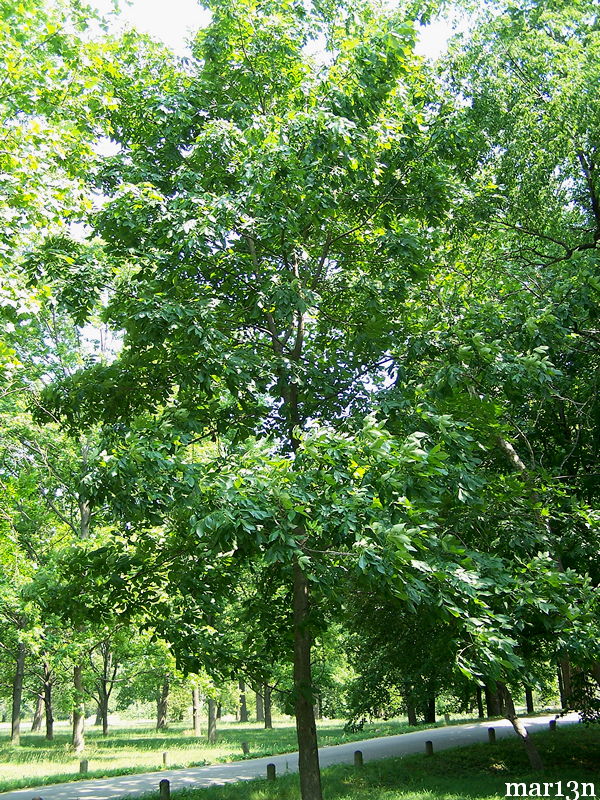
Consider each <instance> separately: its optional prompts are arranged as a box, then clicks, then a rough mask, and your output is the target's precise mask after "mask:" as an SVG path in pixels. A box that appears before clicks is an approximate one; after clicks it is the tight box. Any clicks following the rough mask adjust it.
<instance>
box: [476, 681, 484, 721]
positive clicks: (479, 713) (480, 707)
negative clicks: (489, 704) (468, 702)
mask: <svg viewBox="0 0 600 800" xmlns="http://www.w3.org/2000/svg"><path fill="white" fill-rule="evenodd" d="M476 695H477V716H478V717H479V719H483V718H484V716H485V714H484V713H483V692H482V691H481V686H478V687H477V691H476Z"/></svg>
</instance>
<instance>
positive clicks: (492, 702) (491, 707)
mask: <svg viewBox="0 0 600 800" xmlns="http://www.w3.org/2000/svg"><path fill="white" fill-rule="evenodd" d="M485 705H486V709H487V717H488V719H490V717H501V716H502V706H501V704H500V697H499V696H498V692H497V691H496V690H495V689H494V688H493V687H492V686H491V685H490V684H489V683H486V684H485Z"/></svg>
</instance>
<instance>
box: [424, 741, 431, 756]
mask: <svg viewBox="0 0 600 800" xmlns="http://www.w3.org/2000/svg"><path fill="white" fill-rule="evenodd" d="M425 755H426V756H432V755H433V742H431V741H427V742H425Z"/></svg>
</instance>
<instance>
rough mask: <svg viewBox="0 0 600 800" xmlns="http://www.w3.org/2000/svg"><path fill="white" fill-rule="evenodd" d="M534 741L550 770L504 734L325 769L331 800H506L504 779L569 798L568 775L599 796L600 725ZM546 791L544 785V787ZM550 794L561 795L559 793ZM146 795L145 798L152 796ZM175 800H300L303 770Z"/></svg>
mask: <svg viewBox="0 0 600 800" xmlns="http://www.w3.org/2000/svg"><path fill="white" fill-rule="evenodd" d="M535 741H536V743H537V745H538V747H539V749H540V752H541V753H542V757H543V759H544V762H545V765H546V769H545V770H544V772H543V773H542V774H540V773H534V772H532V771H531V769H530V768H529V765H528V761H527V757H526V755H525V752H524V749H523V746H522V744H521V743H520V742H519V741H517V740H516V739H514V740H513V739H510V740H506V739H503V740H501V741H499V742H497V743H496V744H494V745H489V744H477V745H471V746H469V747H461V748H456V749H452V750H445V751H442V752H440V753H436V754H434V755H433V757H431V758H426V757H425V756H422V755H417V756H406V757H405V758H393V759H385V760H382V761H372V762H368V763H366V764H365V765H364V766H363V767H361V768H359V769H355V768H354V767H351V766H346V765H343V766H337V767H329V768H328V769H326V770H323V790H324V791H323V793H324V796H325V797H326V798H327V800H500V798H504V797H505V796H506V789H505V783H506V782H507V781H510V782H513V781H519V782H526V783H527V784H531V783H533V782H544V781H545V782H548V783H556V782H557V781H562V782H563V797H574V796H575V795H573V794H571V793H570V792H569V791H568V788H567V787H566V782H567V781H579V784H580V785H581V784H582V783H585V782H587V783H590V782H591V783H594V784H595V791H596V796H597V797H598V796H600V726H598V727H596V728H593V727H592V728H585V727H584V726H583V725H577V726H570V727H568V728H567V727H565V728H564V729H562V730H559V731H557V732H555V733H549V732H544V733H536V734H535ZM542 791H543V790H542ZM550 796H551V797H554V796H556V795H555V794H554V793H553V792H551V794H550ZM150 797H151V795H146V798H145V800H150ZM172 798H173V800H300V791H299V788H298V776H297V775H282V776H281V777H278V778H277V779H276V781H274V782H269V781H266V780H260V781H258V780H257V781H251V782H247V783H236V784H229V785H227V786H218V787H214V788H210V789H195V790H182V791H178V792H173V794H172Z"/></svg>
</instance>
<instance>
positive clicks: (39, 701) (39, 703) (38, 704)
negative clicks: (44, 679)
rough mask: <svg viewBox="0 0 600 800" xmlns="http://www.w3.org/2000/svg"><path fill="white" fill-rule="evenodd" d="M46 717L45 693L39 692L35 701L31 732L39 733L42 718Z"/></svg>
mask: <svg viewBox="0 0 600 800" xmlns="http://www.w3.org/2000/svg"><path fill="white" fill-rule="evenodd" d="M43 719H44V695H43V694H38V695H37V697H36V701H35V712H34V714H33V721H32V723H31V732H32V733H37V732H38V731H41V730H42V720H43Z"/></svg>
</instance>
